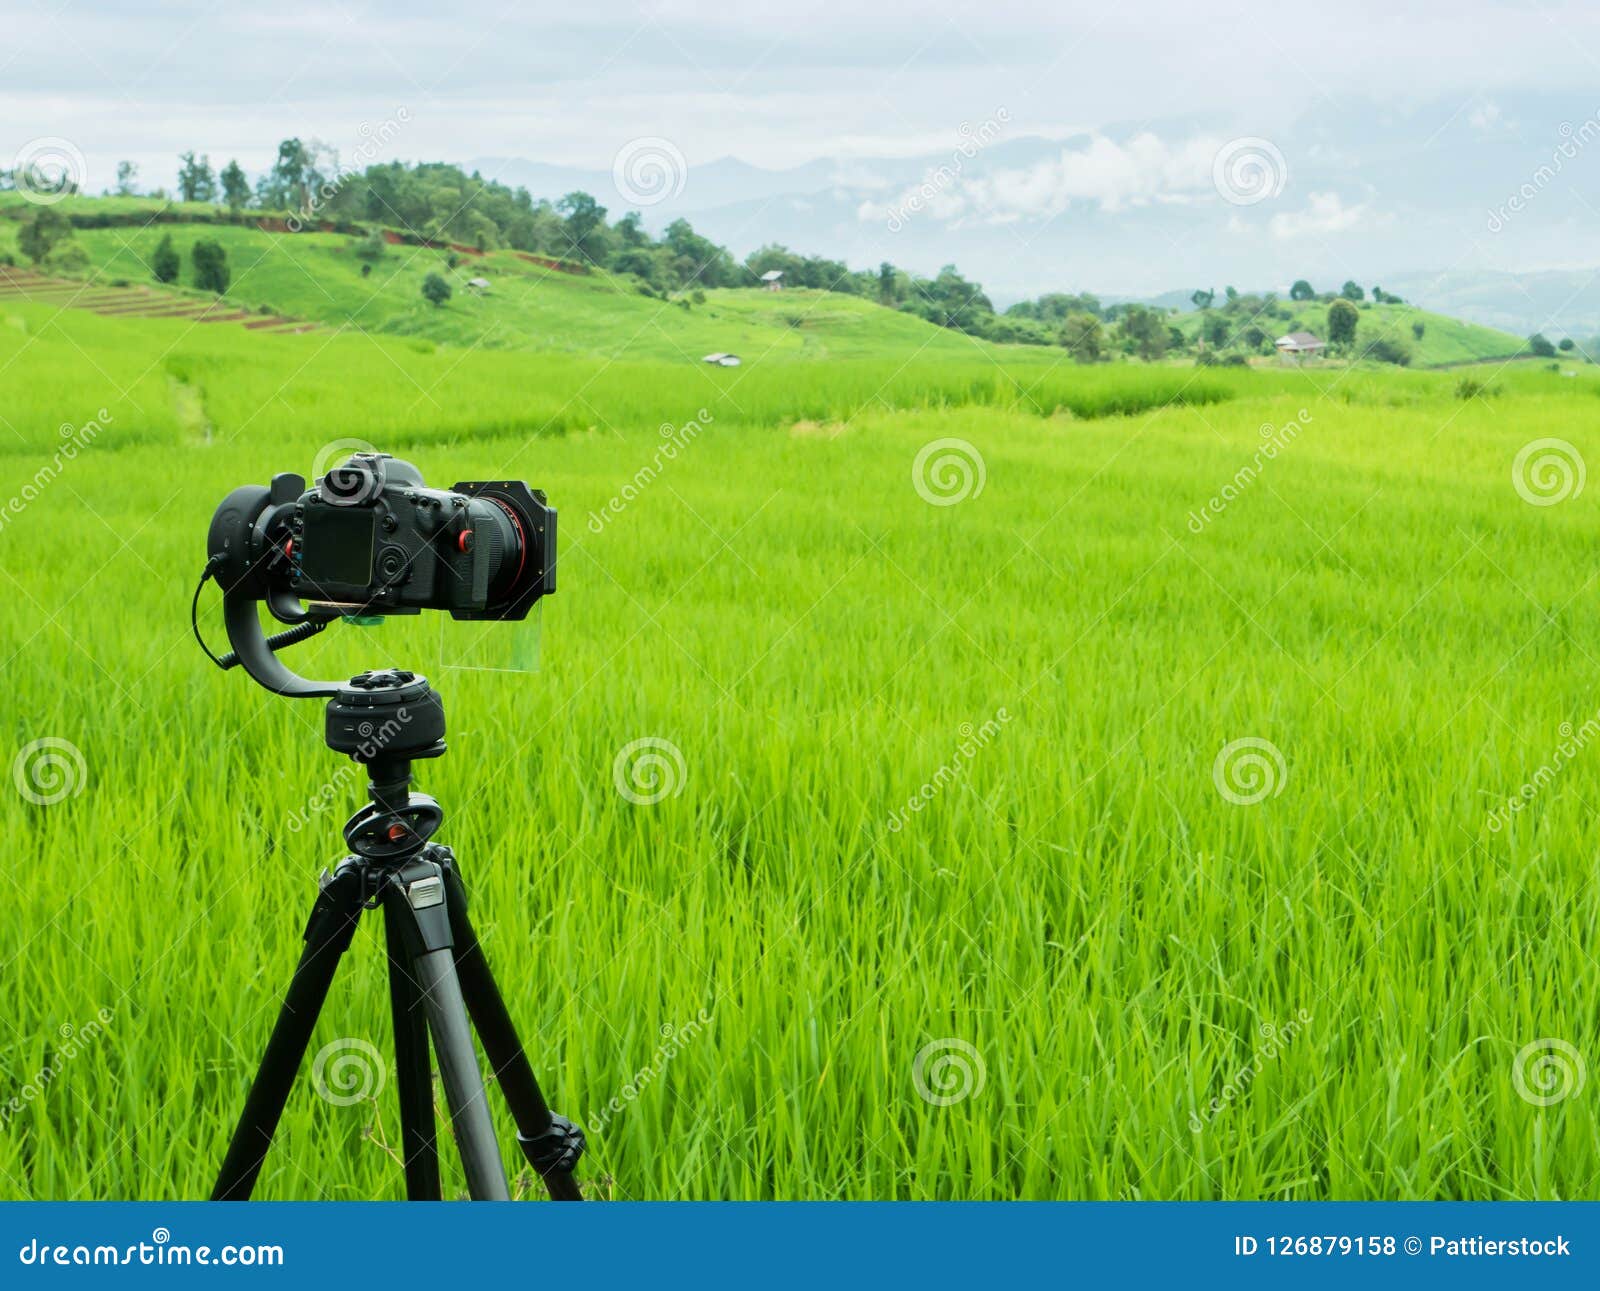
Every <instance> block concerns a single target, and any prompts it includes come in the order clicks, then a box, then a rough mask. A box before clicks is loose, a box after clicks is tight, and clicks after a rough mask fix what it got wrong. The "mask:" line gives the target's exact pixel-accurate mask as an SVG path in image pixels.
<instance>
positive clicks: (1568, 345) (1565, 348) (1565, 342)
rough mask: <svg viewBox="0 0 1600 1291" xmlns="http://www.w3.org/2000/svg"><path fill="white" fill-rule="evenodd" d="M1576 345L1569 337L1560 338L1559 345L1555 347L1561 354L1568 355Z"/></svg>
mask: <svg viewBox="0 0 1600 1291" xmlns="http://www.w3.org/2000/svg"><path fill="white" fill-rule="evenodd" d="M1576 344H1577V343H1576V342H1575V341H1574V340H1573V339H1572V338H1571V337H1570V336H1563V337H1562V338H1561V344H1560V345H1558V346H1556V348H1557V349H1558V350H1560V351H1561V352H1562V353H1563V354H1570V353H1571V352H1572V349H1573V347H1574V346H1575V345H1576Z"/></svg>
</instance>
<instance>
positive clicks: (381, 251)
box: [351, 229, 389, 273]
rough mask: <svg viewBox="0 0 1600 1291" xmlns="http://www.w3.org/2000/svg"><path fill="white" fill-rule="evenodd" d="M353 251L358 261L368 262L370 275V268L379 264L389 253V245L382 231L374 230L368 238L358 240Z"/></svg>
mask: <svg viewBox="0 0 1600 1291" xmlns="http://www.w3.org/2000/svg"><path fill="white" fill-rule="evenodd" d="M351 250H352V253H353V254H354V255H355V258H356V259H357V260H364V261H366V263H367V265H368V266H369V268H368V272H369V273H370V272H371V268H370V266H371V265H374V264H377V263H378V261H379V260H382V259H383V257H384V256H386V255H387V254H388V253H389V243H388V241H387V240H386V239H385V238H384V236H383V230H382V229H373V230H372V232H371V233H369V234H367V236H366V237H364V238H358V239H357V240H356V242H355V244H354V246H353V247H352V248H351Z"/></svg>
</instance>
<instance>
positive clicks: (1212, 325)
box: [1200, 314, 1230, 346]
mask: <svg viewBox="0 0 1600 1291" xmlns="http://www.w3.org/2000/svg"><path fill="white" fill-rule="evenodd" d="M1229 335H1230V333H1229V331H1228V320H1227V319H1226V318H1224V317H1223V316H1222V315H1221V314H1208V315H1206V319H1205V321H1204V322H1203V323H1201V324H1200V339H1201V340H1202V341H1204V342H1205V343H1206V344H1207V345H1212V346H1222V345H1226V344H1227V343H1228V338H1229Z"/></svg>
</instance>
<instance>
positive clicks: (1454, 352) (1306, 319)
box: [1172, 300, 1528, 367]
mask: <svg viewBox="0 0 1600 1291" xmlns="http://www.w3.org/2000/svg"><path fill="white" fill-rule="evenodd" d="M1279 306H1280V308H1281V309H1282V310H1285V311H1287V312H1288V314H1289V317H1288V318H1287V319H1285V318H1283V317H1282V316H1281V315H1278V316H1272V317H1260V318H1255V319H1252V318H1251V317H1250V316H1249V315H1240V316H1239V317H1238V318H1237V319H1231V318H1230V324H1231V326H1233V327H1234V328H1235V329H1244V328H1247V327H1251V326H1254V327H1259V328H1260V329H1261V330H1262V332H1263V333H1265V334H1266V337H1267V339H1268V340H1269V341H1271V340H1272V339H1274V338H1276V337H1279V336H1282V335H1283V334H1284V333H1285V332H1295V331H1304V332H1311V333H1313V334H1314V335H1316V336H1320V337H1322V338H1323V339H1327V335H1328V302H1327V301H1323V300H1314V301H1306V302H1303V303H1301V302H1297V301H1289V300H1280V302H1279ZM1357 308H1358V309H1360V311H1361V321H1360V323H1359V324H1358V325H1357V327H1356V342H1357V344H1358V345H1359V346H1363V347H1365V346H1367V345H1370V344H1371V343H1372V341H1373V340H1374V339H1375V338H1377V337H1380V336H1382V337H1388V338H1390V339H1393V340H1397V341H1399V342H1401V343H1402V344H1403V345H1404V346H1405V348H1406V349H1408V350H1409V351H1410V352H1411V354H1412V356H1413V357H1412V360H1411V362H1412V364H1413V365H1414V366H1416V367H1435V366H1439V365H1441V364H1449V363H1470V362H1475V361H1480V360H1485V359H1499V358H1510V357H1512V356H1514V355H1518V354H1522V353H1524V352H1525V351H1526V350H1527V348H1528V343H1527V340H1526V338H1524V337H1521V336H1514V335H1512V334H1511V333H1510V332H1502V331H1500V330H1498V329H1497V328H1493V327H1484V326H1482V325H1481V324H1478V323H1468V322H1463V321H1462V320H1461V319H1459V318H1451V317H1449V316H1448V315H1446V314H1435V313H1432V312H1431V311H1429V310H1425V309H1419V308H1417V307H1416V306H1415V305H1410V304H1405V305H1375V304H1373V303H1372V302H1371V301H1364V302H1362V303H1361V304H1360V305H1358V306H1357ZM1213 312H1218V311H1213ZM1172 321H1173V325H1174V326H1175V327H1177V328H1178V329H1179V330H1180V331H1182V332H1183V334H1184V335H1185V336H1186V337H1188V338H1190V339H1191V340H1193V339H1194V338H1195V337H1197V336H1199V334H1200V329H1201V327H1202V325H1203V321H1204V315H1203V314H1201V313H1200V312H1198V311H1194V310H1191V311H1189V312H1187V313H1183V314H1179V315H1177V316H1176V317H1175V318H1174V319H1173V320H1172ZM1418 323H1420V324H1421V325H1422V335H1421V336H1420V337H1418V336H1417V335H1416V333H1415V330H1414V328H1415V325H1416V324H1418Z"/></svg>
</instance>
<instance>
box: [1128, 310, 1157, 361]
mask: <svg viewBox="0 0 1600 1291" xmlns="http://www.w3.org/2000/svg"><path fill="white" fill-rule="evenodd" d="M1122 335H1123V338H1124V341H1125V343H1126V344H1127V346H1128V348H1130V349H1131V350H1132V351H1133V352H1134V353H1135V354H1137V355H1138V356H1139V357H1140V358H1141V359H1145V360H1147V361H1152V362H1153V361H1154V360H1156V359H1159V358H1160V357H1161V356H1162V355H1163V354H1165V353H1166V352H1167V327H1166V324H1165V323H1164V322H1163V321H1162V317H1161V315H1160V314H1159V313H1157V312H1156V311H1155V310H1153V309H1146V308H1145V307H1144V306H1143V305H1130V306H1129V307H1128V312H1127V313H1126V314H1124V315H1123V316H1122Z"/></svg>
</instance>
